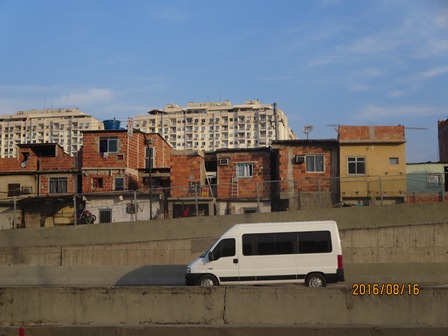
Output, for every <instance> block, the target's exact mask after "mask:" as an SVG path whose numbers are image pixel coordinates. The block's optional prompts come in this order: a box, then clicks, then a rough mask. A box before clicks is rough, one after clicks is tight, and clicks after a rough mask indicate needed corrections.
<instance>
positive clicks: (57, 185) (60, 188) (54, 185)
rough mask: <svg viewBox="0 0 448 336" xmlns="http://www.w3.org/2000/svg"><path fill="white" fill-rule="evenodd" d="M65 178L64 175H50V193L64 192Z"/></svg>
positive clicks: (65, 188) (65, 189)
mask: <svg viewBox="0 0 448 336" xmlns="http://www.w3.org/2000/svg"><path fill="white" fill-rule="evenodd" d="M66 193H67V178H66V177H50V194H66Z"/></svg>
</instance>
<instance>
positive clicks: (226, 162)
mask: <svg viewBox="0 0 448 336" xmlns="http://www.w3.org/2000/svg"><path fill="white" fill-rule="evenodd" d="M229 162H230V160H229V159H219V165H220V166H228V165H229Z"/></svg>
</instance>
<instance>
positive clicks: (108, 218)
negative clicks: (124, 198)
mask: <svg viewBox="0 0 448 336" xmlns="http://www.w3.org/2000/svg"><path fill="white" fill-rule="evenodd" d="M100 223H112V209H100Z"/></svg>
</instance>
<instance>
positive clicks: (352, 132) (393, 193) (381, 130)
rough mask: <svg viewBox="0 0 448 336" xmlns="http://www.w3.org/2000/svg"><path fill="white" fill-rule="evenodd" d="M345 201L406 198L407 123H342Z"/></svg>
mask: <svg viewBox="0 0 448 336" xmlns="http://www.w3.org/2000/svg"><path fill="white" fill-rule="evenodd" d="M338 140H339V146H340V147H339V148H340V169H339V171H340V178H341V183H340V188H341V190H340V192H341V200H342V201H344V202H347V203H353V204H359V205H373V204H376V203H383V204H384V203H402V202H404V201H405V198H406V138H405V129H404V126H401V125H398V126H339V128H338Z"/></svg>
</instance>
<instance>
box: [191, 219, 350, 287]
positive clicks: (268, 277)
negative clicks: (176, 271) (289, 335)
mask: <svg viewBox="0 0 448 336" xmlns="http://www.w3.org/2000/svg"><path fill="white" fill-rule="evenodd" d="M338 281H344V269H343V266H342V249H341V241H340V238H339V231H338V227H337V224H336V222H335V221H309V222H282V223H254V224H238V225H235V226H233V227H232V228H230V229H229V230H228V231H227V232H226V233H224V234H223V235H222V236H221V237H220V238H219V239H218V241H217V242H216V243H214V244H213V245H212V247H211V248H210V249H209V250H208V251H207V252H205V253H204V254H202V255H201V256H200V257H199V258H198V259H196V260H194V261H193V262H192V263H190V264H189V265H188V266H187V271H186V274H185V284H186V285H187V286H217V285H241V284H247V285H259V284H275V283H305V284H306V285H307V286H309V287H325V286H326V284H327V283H331V282H338Z"/></svg>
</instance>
